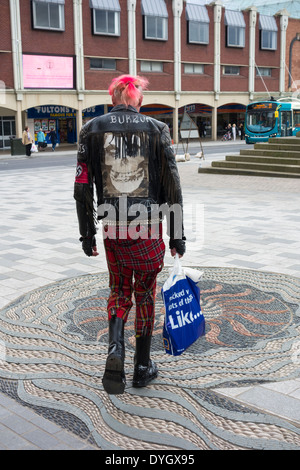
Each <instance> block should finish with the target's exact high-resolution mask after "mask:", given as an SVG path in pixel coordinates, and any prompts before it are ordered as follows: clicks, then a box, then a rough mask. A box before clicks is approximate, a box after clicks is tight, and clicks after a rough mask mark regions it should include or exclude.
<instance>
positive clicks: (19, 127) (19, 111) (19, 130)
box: [16, 94, 23, 139]
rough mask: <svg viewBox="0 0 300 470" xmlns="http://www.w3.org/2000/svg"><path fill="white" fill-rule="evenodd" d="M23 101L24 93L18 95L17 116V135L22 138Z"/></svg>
mask: <svg viewBox="0 0 300 470" xmlns="http://www.w3.org/2000/svg"><path fill="white" fill-rule="evenodd" d="M22 101H23V95H21V94H19V95H17V117H16V137H17V138H19V139H20V138H22V134H23V123H22Z"/></svg>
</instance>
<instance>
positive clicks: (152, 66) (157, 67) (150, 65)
mask: <svg viewBox="0 0 300 470" xmlns="http://www.w3.org/2000/svg"><path fill="white" fill-rule="evenodd" d="M163 71H164V66H163V63H162V62H155V61H151V60H142V61H141V72H163Z"/></svg>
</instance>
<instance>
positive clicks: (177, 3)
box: [172, 0, 183, 144]
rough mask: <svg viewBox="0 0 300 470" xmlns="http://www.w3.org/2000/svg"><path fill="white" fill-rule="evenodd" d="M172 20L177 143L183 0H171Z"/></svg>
mask: <svg viewBox="0 0 300 470" xmlns="http://www.w3.org/2000/svg"><path fill="white" fill-rule="evenodd" d="M172 9H173V21H174V28H173V30H174V92H175V107H174V109H173V140H174V143H176V144H177V143H178V107H179V100H180V93H181V23H180V21H181V14H182V10H183V0H173V1H172Z"/></svg>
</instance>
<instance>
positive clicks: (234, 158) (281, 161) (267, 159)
mask: <svg viewBox="0 0 300 470" xmlns="http://www.w3.org/2000/svg"><path fill="white" fill-rule="evenodd" d="M225 158H226V160H225V161H230V162H239V161H242V162H253V163H269V164H275V165H284V166H287V165H300V157H299V158H287V157H286V158H280V157H275V158H274V157H271V156H263V155H226V157H225Z"/></svg>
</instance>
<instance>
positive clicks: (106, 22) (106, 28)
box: [93, 10, 120, 36]
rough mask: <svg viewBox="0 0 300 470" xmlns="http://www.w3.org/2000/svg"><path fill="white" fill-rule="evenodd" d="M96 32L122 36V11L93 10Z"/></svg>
mask: <svg viewBox="0 0 300 470" xmlns="http://www.w3.org/2000/svg"><path fill="white" fill-rule="evenodd" d="M93 26H94V30H93V31H94V34H107V35H110V36H120V13H119V12H118V11H108V10H93Z"/></svg>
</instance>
